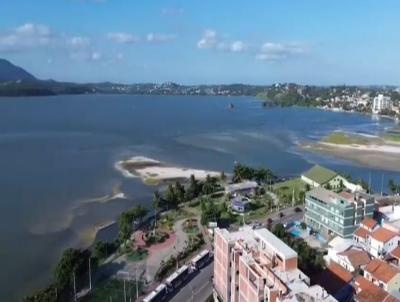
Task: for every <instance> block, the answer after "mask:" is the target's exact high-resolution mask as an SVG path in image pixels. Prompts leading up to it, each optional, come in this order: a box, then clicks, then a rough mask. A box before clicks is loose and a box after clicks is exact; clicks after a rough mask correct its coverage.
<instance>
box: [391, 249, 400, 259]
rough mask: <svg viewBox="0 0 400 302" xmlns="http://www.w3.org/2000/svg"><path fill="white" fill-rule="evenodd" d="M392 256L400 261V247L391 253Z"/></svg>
mask: <svg viewBox="0 0 400 302" xmlns="http://www.w3.org/2000/svg"><path fill="white" fill-rule="evenodd" d="M390 255H392V256H393V257H395V258H397V259H400V246H398V247H396V248H395V249H394V250H392V251H391V252H390Z"/></svg>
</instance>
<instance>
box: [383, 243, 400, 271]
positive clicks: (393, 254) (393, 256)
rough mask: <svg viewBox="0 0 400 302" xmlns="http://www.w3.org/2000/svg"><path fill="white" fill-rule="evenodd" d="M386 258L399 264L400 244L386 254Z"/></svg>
mask: <svg viewBox="0 0 400 302" xmlns="http://www.w3.org/2000/svg"><path fill="white" fill-rule="evenodd" d="M385 260H386V261H388V262H390V263H393V264H396V265H397V266H399V265H400V246H398V247H396V248H395V249H394V250H391V251H390V252H389V253H388V254H387V255H386V256H385Z"/></svg>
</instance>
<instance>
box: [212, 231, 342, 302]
mask: <svg viewBox="0 0 400 302" xmlns="http://www.w3.org/2000/svg"><path fill="white" fill-rule="evenodd" d="M214 296H216V297H215V298H217V299H218V300H219V301H224V302H231V301H232V302H239V301H240V302H261V301H268V302H283V301H322V302H325V301H329V302H334V301H336V299H334V298H333V297H332V296H331V295H329V294H328V293H327V292H326V291H325V289H323V288H322V287H320V286H318V285H313V286H310V279H309V278H308V277H307V276H306V275H305V274H304V273H303V272H302V271H300V270H299V269H298V268H297V253H296V252H295V251H294V250H292V249H291V248H290V247H289V246H287V245H286V244H285V243H284V242H282V241H281V240H280V239H279V238H277V237H276V236H275V235H273V234H272V233H271V232H269V231H268V230H267V229H259V230H253V229H252V228H251V227H243V228H241V229H240V230H239V231H237V232H229V231H227V230H226V229H216V230H215V236H214ZM298 299H300V300H298Z"/></svg>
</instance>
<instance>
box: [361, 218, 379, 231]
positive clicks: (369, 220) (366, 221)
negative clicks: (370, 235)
mask: <svg viewBox="0 0 400 302" xmlns="http://www.w3.org/2000/svg"><path fill="white" fill-rule="evenodd" d="M361 224H362V225H364V226H366V227H367V228H369V229H373V228H374V227H376V226H377V225H378V222H377V221H376V220H375V219H373V218H369V217H366V218H364V220H363V221H361Z"/></svg>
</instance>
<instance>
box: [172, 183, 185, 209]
mask: <svg viewBox="0 0 400 302" xmlns="http://www.w3.org/2000/svg"><path fill="white" fill-rule="evenodd" d="M174 191H175V198H176V202H177V203H178V204H180V203H183V202H185V201H186V199H185V187H184V186H183V185H182V184H181V183H180V182H179V181H177V182H176V183H175V187H174Z"/></svg>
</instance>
